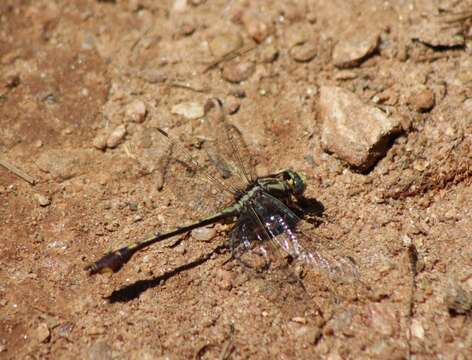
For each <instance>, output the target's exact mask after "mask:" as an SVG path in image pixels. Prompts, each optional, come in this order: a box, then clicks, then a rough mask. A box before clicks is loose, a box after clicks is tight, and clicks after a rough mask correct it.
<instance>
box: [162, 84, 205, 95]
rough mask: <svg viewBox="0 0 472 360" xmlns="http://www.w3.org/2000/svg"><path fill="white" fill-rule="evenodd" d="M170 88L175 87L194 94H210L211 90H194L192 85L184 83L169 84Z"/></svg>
mask: <svg viewBox="0 0 472 360" xmlns="http://www.w3.org/2000/svg"><path fill="white" fill-rule="evenodd" d="M169 86H170V87H174V88H180V89H185V90H190V91H194V92H198V93H209V92H210V89H209V88H200V89H198V88H194V87H193V86H191V85H188V84H182V83H178V82H171V83H169Z"/></svg>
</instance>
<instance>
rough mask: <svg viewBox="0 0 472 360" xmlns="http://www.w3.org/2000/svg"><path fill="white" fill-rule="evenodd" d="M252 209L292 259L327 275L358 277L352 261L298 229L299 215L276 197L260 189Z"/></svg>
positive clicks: (272, 237)
mask: <svg viewBox="0 0 472 360" xmlns="http://www.w3.org/2000/svg"><path fill="white" fill-rule="evenodd" d="M254 210H255V212H256V213H257V217H258V218H259V219H260V221H261V222H262V223H263V225H264V228H265V230H266V232H267V233H268V234H269V236H270V238H271V241H272V242H273V243H275V244H277V245H278V246H279V247H280V248H281V249H282V250H283V251H284V252H286V253H287V254H289V255H290V256H291V257H292V258H293V259H294V260H298V261H301V262H304V263H307V264H310V265H312V266H315V267H316V268H319V269H321V270H324V271H325V272H327V273H328V274H329V275H330V276H334V277H338V276H349V277H356V278H357V277H358V276H357V269H356V267H355V265H354V263H353V262H352V261H350V260H349V259H348V258H342V257H339V256H336V255H334V254H330V252H329V251H328V250H327V249H325V248H323V246H322V244H321V242H320V241H319V240H316V241H315V240H314V239H313V238H312V237H310V236H308V235H307V234H306V233H305V232H303V231H301V226H300V224H301V219H300V218H299V217H298V216H297V215H296V214H295V213H294V212H293V211H292V210H290V209H289V208H288V207H287V206H286V205H285V204H284V203H283V202H281V201H280V200H278V199H277V198H275V197H273V196H272V195H270V194H268V193H266V192H261V193H260V194H259V195H258V198H257V200H256V201H255V202H254Z"/></svg>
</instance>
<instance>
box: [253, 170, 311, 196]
mask: <svg viewBox="0 0 472 360" xmlns="http://www.w3.org/2000/svg"><path fill="white" fill-rule="evenodd" d="M256 183H257V184H258V185H259V186H260V187H261V188H262V189H264V190H265V191H266V192H268V193H270V194H272V195H274V196H276V197H287V196H291V195H293V196H300V195H302V194H303V192H304V191H305V189H306V182H305V176H304V175H303V174H299V173H297V172H295V171H292V170H284V171H281V172H279V173H277V174H274V175H269V176H266V177H262V178H259V179H257V180H256Z"/></svg>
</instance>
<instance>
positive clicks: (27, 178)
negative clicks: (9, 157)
mask: <svg viewBox="0 0 472 360" xmlns="http://www.w3.org/2000/svg"><path fill="white" fill-rule="evenodd" d="M0 165H2V166H3V167H5V168H6V169H8V170H10V171H11V172H12V173H14V174H15V175H16V176H18V177H20V178H22V179H23V180H25V181H26V182H28V183H30V184H31V185H34V184H36V180H35V179H34V178H33V177H32V176H30V175H28V174H27V173H25V172H24V171H22V170H20V169H18V168H17V167H16V166H14V165H13V164H10V163H9V162H8V161H6V160H3V159H0Z"/></svg>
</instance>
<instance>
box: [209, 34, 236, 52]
mask: <svg viewBox="0 0 472 360" xmlns="http://www.w3.org/2000/svg"><path fill="white" fill-rule="evenodd" d="M208 45H209V46H210V51H211V53H212V54H213V56H215V57H216V58H221V57H223V56H225V55H227V54H229V53H230V52H232V51H236V50H237V49H239V48H240V47H241V46H243V39H242V37H241V35H240V34H239V33H237V32H226V33H221V34H218V35H216V36H215V37H213V38H212V39H211V40H210V42H209V44H208Z"/></svg>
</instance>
